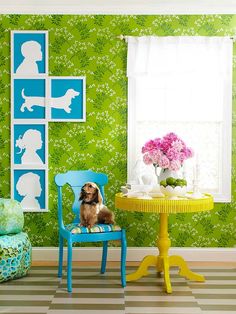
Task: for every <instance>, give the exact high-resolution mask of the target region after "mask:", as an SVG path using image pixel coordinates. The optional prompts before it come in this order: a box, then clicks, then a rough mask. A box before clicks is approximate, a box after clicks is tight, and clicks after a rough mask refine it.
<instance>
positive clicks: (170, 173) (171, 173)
mask: <svg viewBox="0 0 236 314" xmlns="http://www.w3.org/2000/svg"><path fill="white" fill-rule="evenodd" d="M169 177H172V178H175V179H180V178H181V177H182V176H181V173H180V172H179V171H172V170H170V169H163V168H162V169H161V172H160V174H159V177H158V183H159V184H160V182H161V181H162V180H166V178H169Z"/></svg>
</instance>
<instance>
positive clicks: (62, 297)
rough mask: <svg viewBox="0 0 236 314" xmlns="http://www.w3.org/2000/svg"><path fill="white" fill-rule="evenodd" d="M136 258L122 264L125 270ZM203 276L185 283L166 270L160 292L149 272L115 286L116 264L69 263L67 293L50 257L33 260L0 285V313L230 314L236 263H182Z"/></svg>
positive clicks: (235, 297) (235, 304) (235, 306)
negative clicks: (167, 283)
mask: <svg viewBox="0 0 236 314" xmlns="http://www.w3.org/2000/svg"><path fill="white" fill-rule="evenodd" d="M137 265H138V263H128V265H127V273H130V272H132V271H134V270H135V269H136V268H137ZM188 265H189V266H190V268H191V269H192V270H194V271H196V272H198V273H201V274H203V275H204V276H205V278H206V281H205V282H204V283H197V282H190V281H188V280H186V279H185V278H182V277H180V276H179V275H178V271H177V269H172V270H171V282H172V288H173V293H172V294H166V293H165V292H163V278H162V277H158V276H157V275H156V272H155V269H154V268H150V275H148V276H147V277H144V278H142V279H140V280H138V281H136V282H130V283H127V287H126V288H125V289H123V288H122V287H121V285H120V273H119V263H115V262H110V263H108V267H107V272H106V274H104V275H101V274H100V273H99V266H100V265H99V264H98V263H97V262H94V263H92V262H87V263H86V262H80V263H74V265H73V292H72V293H71V294H69V293H67V290H66V277H65V275H66V271H64V277H63V279H62V280H59V279H58V278H57V267H56V264H55V263H52V262H43V263H42V262H40V263H36V262H35V263H33V266H32V268H31V270H30V272H29V274H28V276H26V277H24V278H21V279H17V280H12V281H8V282H5V283H2V284H0V313H1V314H2V313H5V314H10V313H21V314H23V313H24V314H33V313H37V314H104V313H107V314H144V313H145V314H155V313H158V314H164V313H165V314H173V313H175V314H186V313H187V314H198V313H199V314H200V313H202V314H233V313H234V314H236V264H235V263H231V264H229V263H224V264H222V263H188Z"/></svg>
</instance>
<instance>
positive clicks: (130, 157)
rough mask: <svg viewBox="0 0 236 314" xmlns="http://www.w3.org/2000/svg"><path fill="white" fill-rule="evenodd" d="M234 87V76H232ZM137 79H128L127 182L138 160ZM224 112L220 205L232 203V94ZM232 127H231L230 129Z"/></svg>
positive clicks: (215, 199) (217, 197)
mask: <svg viewBox="0 0 236 314" xmlns="http://www.w3.org/2000/svg"><path fill="white" fill-rule="evenodd" d="M231 86H232V75H231ZM135 89H136V88H135V78H134V77H128V141H127V142H128V151H127V180H128V182H129V181H130V180H131V176H132V169H133V167H134V163H135V161H136V160H137V156H136V155H135V147H136V136H135V123H136V111H135ZM227 97H228V99H226V103H228V104H230V105H229V106H225V107H224V111H223V130H222V137H223V140H222V161H221V162H222V165H224V166H223V167H222V169H223V173H222V184H221V191H220V192H219V193H217V194H213V197H214V201H215V202H218V203H230V202H231V194H232V193H231V162H232V93H231V95H228V96H227ZM229 126H230V127H229Z"/></svg>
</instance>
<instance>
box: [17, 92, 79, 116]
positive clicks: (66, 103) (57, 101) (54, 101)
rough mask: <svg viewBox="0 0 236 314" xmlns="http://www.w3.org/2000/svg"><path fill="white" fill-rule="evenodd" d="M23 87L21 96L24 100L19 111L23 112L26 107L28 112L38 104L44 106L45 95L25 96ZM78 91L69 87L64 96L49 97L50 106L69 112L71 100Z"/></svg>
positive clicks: (77, 94)
mask: <svg viewBox="0 0 236 314" xmlns="http://www.w3.org/2000/svg"><path fill="white" fill-rule="evenodd" d="M24 91H25V89H24V88H23V89H22V91H21V96H22V98H23V99H24V100H25V101H24V102H23V104H22V105H21V108H20V111H21V112H24V111H25V109H28V110H29V111H30V112H32V111H34V109H33V108H32V107H34V106H39V107H45V97H40V96H26V95H25V93H24ZM79 94H80V93H79V92H77V91H75V90H74V89H72V88H70V89H68V90H67V91H66V92H65V95H64V96H61V97H51V100H50V104H49V105H50V107H51V108H55V109H63V110H65V112H67V113H70V112H71V108H70V105H71V101H72V99H73V98H75V97H76V96H79Z"/></svg>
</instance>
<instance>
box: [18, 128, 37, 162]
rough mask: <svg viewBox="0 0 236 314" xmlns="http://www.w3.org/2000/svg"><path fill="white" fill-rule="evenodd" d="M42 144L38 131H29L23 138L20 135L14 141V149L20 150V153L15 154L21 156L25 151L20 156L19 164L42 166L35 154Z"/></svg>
mask: <svg viewBox="0 0 236 314" xmlns="http://www.w3.org/2000/svg"><path fill="white" fill-rule="evenodd" d="M42 144H43V141H42V138H41V132H39V131H38V130H34V129H29V130H27V131H26V132H25V133H24V135H23V136H21V135H20V136H19V138H18V140H16V147H19V148H20V152H18V153H17V154H21V153H22V151H23V150H25V151H24V153H23V155H22V156H21V164H37V165H43V161H42V159H41V158H40V156H39V155H38V154H37V152H36V151H37V150H39V149H41V148H42Z"/></svg>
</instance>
